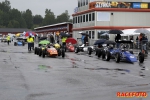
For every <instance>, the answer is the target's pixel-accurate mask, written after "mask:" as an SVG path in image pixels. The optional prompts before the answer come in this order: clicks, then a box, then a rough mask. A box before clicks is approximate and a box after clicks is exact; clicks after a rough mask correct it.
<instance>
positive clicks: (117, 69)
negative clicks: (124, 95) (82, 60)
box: [84, 68, 130, 74]
mask: <svg viewBox="0 0 150 100" xmlns="http://www.w3.org/2000/svg"><path fill="white" fill-rule="evenodd" d="M84 69H89V70H115V71H124V72H128V73H130V70H127V69H119V68H115V69H109V68H84ZM121 74H125V73H121Z"/></svg>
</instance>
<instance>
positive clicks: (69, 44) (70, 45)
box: [66, 38, 77, 52]
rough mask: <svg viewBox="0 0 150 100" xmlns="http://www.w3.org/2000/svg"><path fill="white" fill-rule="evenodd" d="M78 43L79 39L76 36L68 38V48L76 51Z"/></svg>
mask: <svg viewBox="0 0 150 100" xmlns="http://www.w3.org/2000/svg"><path fill="white" fill-rule="evenodd" d="M75 44H77V41H76V40H75V39H74V38H68V39H67V40H66V50H67V51H70V52H74V50H75V47H74V45H75Z"/></svg>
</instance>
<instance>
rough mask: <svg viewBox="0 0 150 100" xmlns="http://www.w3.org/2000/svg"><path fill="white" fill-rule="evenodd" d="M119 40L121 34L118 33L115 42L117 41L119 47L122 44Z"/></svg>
mask: <svg viewBox="0 0 150 100" xmlns="http://www.w3.org/2000/svg"><path fill="white" fill-rule="evenodd" d="M119 40H121V35H120V34H117V36H116V37H115V42H116V43H117V48H119V46H120V43H118V42H119Z"/></svg>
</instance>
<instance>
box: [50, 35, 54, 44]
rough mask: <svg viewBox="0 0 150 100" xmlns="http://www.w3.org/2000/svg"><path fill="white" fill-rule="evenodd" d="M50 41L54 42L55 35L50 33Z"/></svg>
mask: <svg viewBox="0 0 150 100" xmlns="http://www.w3.org/2000/svg"><path fill="white" fill-rule="evenodd" d="M50 42H51V43H52V44H53V43H54V36H53V35H50Z"/></svg>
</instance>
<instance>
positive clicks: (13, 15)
mask: <svg viewBox="0 0 150 100" xmlns="http://www.w3.org/2000/svg"><path fill="white" fill-rule="evenodd" d="M9 19H10V20H15V21H17V22H19V27H18V28H26V27H27V25H26V22H25V20H24V18H23V17H22V15H21V12H20V11H19V10H18V9H14V8H13V9H11V10H10V17H9ZM9 24H10V23H9Z"/></svg>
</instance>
